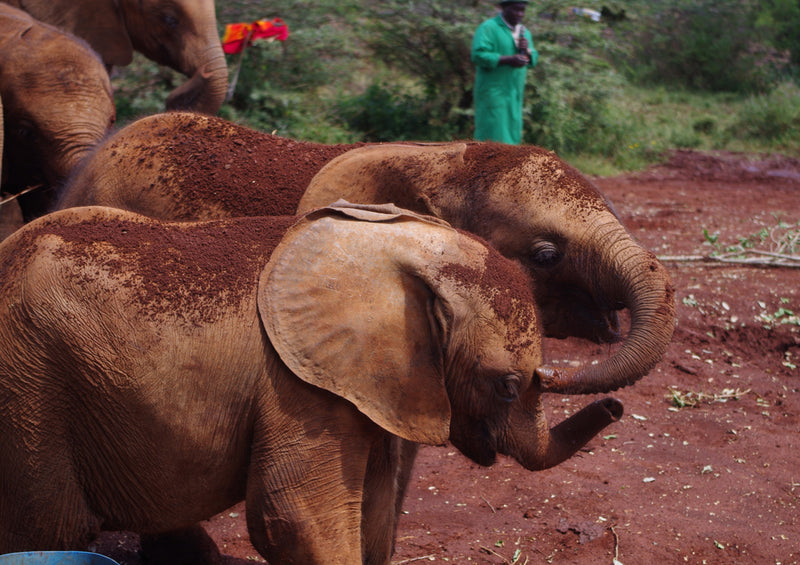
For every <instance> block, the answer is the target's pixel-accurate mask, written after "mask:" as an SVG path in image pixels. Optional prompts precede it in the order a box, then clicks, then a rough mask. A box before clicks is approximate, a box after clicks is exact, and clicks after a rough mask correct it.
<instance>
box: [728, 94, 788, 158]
mask: <svg viewBox="0 0 800 565" xmlns="http://www.w3.org/2000/svg"><path fill="white" fill-rule="evenodd" d="M729 131H730V133H731V134H732V135H737V136H742V137H747V138H751V139H761V140H767V141H777V142H783V143H786V144H791V143H795V144H796V143H798V142H800V88H798V86H797V85H796V84H794V83H790V82H787V83H784V84H782V85H781V86H780V87H779V88H776V89H775V90H773V91H772V92H769V93H767V94H762V95H755V96H751V97H750V98H748V99H747V100H745V102H744V104H743V105H742V109H741V110H740V112H739V114H738V119H737V120H736V122H735V123H734V124H733V125H732V126H730V128H729Z"/></svg>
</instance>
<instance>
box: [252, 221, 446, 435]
mask: <svg viewBox="0 0 800 565" xmlns="http://www.w3.org/2000/svg"><path fill="white" fill-rule="evenodd" d="M420 229H422V230H427V231H426V233H429V232H430V230H431V229H438V230H441V229H442V228H441V226H440V225H439V224H438V223H437V224H434V223H431V222H428V221H427V220H426V219H425V218H422V217H420V216H416V215H413V214H409V213H406V212H403V211H402V210H400V209H398V208H395V207H393V206H387V207H380V206H368V207H363V208H360V209H359V208H357V207H353V206H352V205H344V206H342V207H341V208H339V209H336V208H333V207H330V208H325V209H321V210H317V211H315V212H313V213H312V214H309V215H307V216H306V217H304V218H303V219H302V220H300V222H298V223H297V224H296V225H295V226H293V227H292V228H291V229H290V230H289V231H288V232H287V233H286V235H285V236H284V238H283V240H282V241H281V243H280V244H279V245H278V246H277V247H276V249H275V251H274V252H273V254H272V257H271V259H270V261H269V263H268V264H267V266H266V267H265V269H264V271H263V272H262V273H261V277H260V281H259V287H258V309H259V315H260V316H261V320H262V323H263V324H264V327H265V329H266V332H267V335H268V336H269V339H270V341H271V343H272V345H273V346H274V348H275V350H276V351H277V353H278V355H279V356H280V358H281V360H282V361H283V362H284V363H285V364H286V366H287V367H288V368H289V369H290V370H291V371H292V372H293V373H294V374H295V375H297V377H299V378H300V379H301V380H303V381H305V382H307V383H310V384H312V385H315V386H317V387H320V388H323V389H325V390H327V391H329V392H332V393H334V394H336V395H338V396H340V397H342V398H344V399H346V400H348V401H350V402H351V403H353V404H354V405H355V406H356V407H357V408H358V409H359V410H360V411H361V412H362V413H363V414H365V415H366V416H367V417H368V418H370V419H371V420H372V421H373V422H375V423H376V424H378V425H379V426H381V427H382V428H383V429H385V430H387V431H389V432H391V433H393V434H395V435H398V436H400V437H402V438H404V439H407V440H410V441H414V442H419V443H429V444H441V443H443V442H444V441H445V440H447V438H448V436H449V426H450V402H449V399H448V397H447V392H446V389H445V382H444V370H443V347H444V346H443V344H442V341H441V340H442V339H443V338H442V334H443V333H444V332H445V331H446V330H442V329H440V327H441V325H442V323H441V319H442V315H441V312H442V311H443V310H446V307H443V306H442V304H441V302H440V299H439V298H437V297H436V295H435V293H434V292H433V291H432V289H431V288H430V287H429V285H428V284H427V283H425V282H424V281H423V279H422V278H420V277H418V276H416V275H415V274H414V272H413V271H414V262H415V259H409V258H408V257H407V256H408V255H409V250H414V249H415V243H414V241H412V239H413V238H411V237H408V234H409V233H411V232H419V231H420ZM447 229H448V230H449V229H450V228H447ZM453 233H454V232H453ZM416 247H419V244H418V243H417V245H416Z"/></svg>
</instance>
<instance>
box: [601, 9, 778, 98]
mask: <svg viewBox="0 0 800 565" xmlns="http://www.w3.org/2000/svg"><path fill="white" fill-rule="evenodd" d="M757 14H758V13H757V6H756V4H755V3H753V2H750V1H749V0H727V1H724V2H720V1H719V0H678V1H674V0H670V1H666V0H662V1H659V2H652V3H651V4H650V7H649V10H648V11H646V12H644V13H643V14H642V17H641V18H639V19H638V20H637V21H635V22H629V23H627V24H625V25H622V26H620V27H619V28H618V29H619V31H620V32H621V33H619V34H618V35H617V39H618V40H619V44H620V46H621V47H620V48H619V49H617V50H616V54H617V56H618V57H619V58H620V60H621V62H624V64H625V68H626V69H627V71H628V73H629V74H630V76H631V77H632V78H634V79H636V80H639V81H643V82H649V83H656V84H673V85H682V86H684V87H688V88H694V89H698V90H710V91H717V92H721V91H728V92H753V91H763V90H765V89H767V88H769V87H770V86H771V85H772V84H774V83H775V81H777V80H778V78H779V77H780V73H781V72H782V71H783V70H784V67H785V66H786V63H788V61H787V60H786V59H785V58H782V57H781V56H780V53H779V52H777V51H776V50H775V49H772V48H771V46H770V44H769V41H768V40H766V41H765V39H764V38H762V37H761V35H760V33H759V31H760V29H761V30H762V31H763V28H757V21H758V18H757ZM625 38H627V41H626V40H625Z"/></svg>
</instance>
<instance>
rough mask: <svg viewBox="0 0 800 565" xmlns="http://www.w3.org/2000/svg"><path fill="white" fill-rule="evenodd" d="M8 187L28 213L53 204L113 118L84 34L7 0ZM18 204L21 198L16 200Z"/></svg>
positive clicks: (2, 60)
mask: <svg viewBox="0 0 800 565" xmlns="http://www.w3.org/2000/svg"><path fill="white" fill-rule="evenodd" d="M0 98H2V101H3V114H4V122H5V123H4V152H3V165H2V190H3V192H5V193H8V194H18V193H20V192H23V191H25V190H26V189H27V188H29V187H33V186H39V185H41V187H39V188H36V189H34V190H32V191H31V192H29V193H28V194H25V195H22V196H20V197H19V198H18V200H19V206H20V208H21V210H22V213H23V216H24V217H25V219H26V220H30V219H32V218H33V217H36V216H38V215H41V214H42V213H44V212H45V211H46V210H47V209H48V208H50V207H52V206H53V204H54V199H55V187H56V186H57V185H59V183H61V182H63V180H64V179H65V178H66V177H67V176H68V175H69V173H70V172H71V171H72V169H73V168H74V167H75V166H76V165H77V164H78V163H79V162H80V161H81V159H83V158H84V157H85V156H86V154H87V153H88V152H89V151H90V150H91V149H92V148H93V147H94V146H95V145H97V144H98V143H99V142H100V141H101V140H102V139H103V138H104V137H105V136H106V134H107V133H108V131H109V130H110V128H111V127H112V126H113V124H114V120H115V117H116V111H115V108H114V101H113V96H112V92H111V83H110V81H109V78H108V74H107V73H106V70H105V68H104V66H103V63H102V62H101V61H100V59H99V57H98V56H97V54H96V53H95V52H94V51H92V50H91V48H90V47H89V46H88V45H86V43H85V42H84V41H83V40H80V39H78V38H76V37H75V36H73V35H71V34H67V33H65V32H63V31H61V30H58V29H56V28H54V27H52V26H49V25H46V24H43V23H41V22H38V21H36V20H34V19H33V18H31V16H29V15H28V14H27V13H25V12H23V11H21V10H18V9H16V8H13V7H11V6H8V5H6V4H0ZM15 205H16V203H15Z"/></svg>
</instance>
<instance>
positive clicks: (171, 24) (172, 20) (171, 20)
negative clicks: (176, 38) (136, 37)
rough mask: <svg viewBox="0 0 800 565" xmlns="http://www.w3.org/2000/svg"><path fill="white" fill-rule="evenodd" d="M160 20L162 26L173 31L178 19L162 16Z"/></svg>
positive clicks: (166, 15) (170, 15)
mask: <svg viewBox="0 0 800 565" xmlns="http://www.w3.org/2000/svg"><path fill="white" fill-rule="evenodd" d="M161 18H162V20H163V21H164V25H165V26H167V27H168V28H170V29H175V28H176V27H178V18H177V17H176V16H174V15H173V14H163V15H162V16H161Z"/></svg>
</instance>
